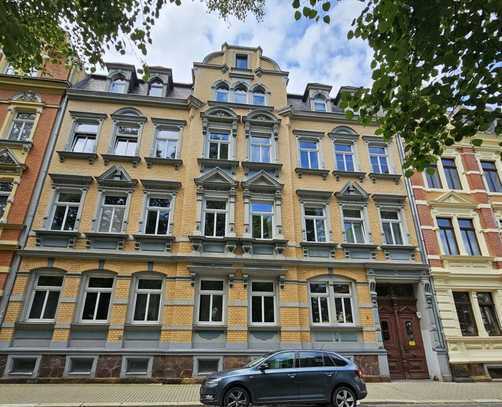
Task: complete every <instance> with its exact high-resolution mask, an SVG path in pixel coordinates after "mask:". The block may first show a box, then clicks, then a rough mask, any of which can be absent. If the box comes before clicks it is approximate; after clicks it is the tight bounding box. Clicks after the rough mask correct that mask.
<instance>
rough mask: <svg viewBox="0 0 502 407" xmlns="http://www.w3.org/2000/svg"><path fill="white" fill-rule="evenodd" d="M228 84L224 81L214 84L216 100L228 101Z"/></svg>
mask: <svg viewBox="0 0 502 407" xmlns="http://www.w3.org/2000/svg"><path fill="white" fill-rule="evenodd" d="M228 91H229V88H228V85H227V84H226V83H219V84H218V85H217V86H216V101H217V102H228Z"/></svg>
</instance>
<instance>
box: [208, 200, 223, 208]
mask: <svg viewBox="0 0 502 407" xmlns="http://www.w3.org/2000/svg"><path fill="white" fill-rule="evenodd" d="M226 207H227V203H226V202H225V201H206V208H207V209H226Z"/></svg>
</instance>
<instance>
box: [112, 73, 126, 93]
mask: <svg viewBox="0 0 502 407" xmlns="http://www.w3.org/2000/svg"><path fill="white" fill-rule="evenodd" d="M127 87H128V82H127V81H126V80H125V79H124V78H123V77H120V76H119V77H117V78H115V79H113V80H112V83H111V84H110V92H112V93H127Z"/></svg>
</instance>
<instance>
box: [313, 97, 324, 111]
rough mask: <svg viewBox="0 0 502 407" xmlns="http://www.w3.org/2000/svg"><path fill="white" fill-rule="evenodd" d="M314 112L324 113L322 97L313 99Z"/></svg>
mask: <svg viewBox="0 0 502 407" xmlns="http://www.w3.org/2000/svg"><path fill="white" fill-rule="evenodd" d="M314 111H315V112H326V111H327V109H326V100H324V98H323V97H316V98H315V99H314Z"/></svg>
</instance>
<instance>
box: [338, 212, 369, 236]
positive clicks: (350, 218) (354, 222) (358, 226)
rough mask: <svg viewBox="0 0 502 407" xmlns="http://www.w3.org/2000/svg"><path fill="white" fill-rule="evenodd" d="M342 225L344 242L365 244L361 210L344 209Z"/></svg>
mask: <svg viewBox="0 0 502 407" xmlns="http://www.w3.org/2000/svg"><path fill="white" fill-rule="evenodd" d="M343 225H344V230H345V240H346V241H347V242H349V243H365V242H366V238H365V232H364V221H363V215H362V210H361V209H344V210H343Z"/></svg>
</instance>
